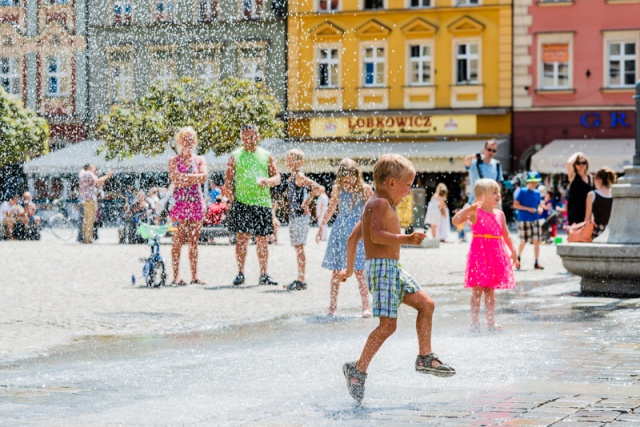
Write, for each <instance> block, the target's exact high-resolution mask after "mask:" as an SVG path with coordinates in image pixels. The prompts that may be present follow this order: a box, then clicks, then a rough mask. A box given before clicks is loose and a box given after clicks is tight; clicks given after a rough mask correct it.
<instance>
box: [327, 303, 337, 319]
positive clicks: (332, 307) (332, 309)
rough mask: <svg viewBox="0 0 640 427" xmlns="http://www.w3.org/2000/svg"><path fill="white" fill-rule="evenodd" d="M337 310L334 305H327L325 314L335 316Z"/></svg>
mask: <svg viewBox="0 0 640 427" xmlns="http://www.w3.org/2000/svg"><path fill="white" fill-rule="evenodd" d="M337 311H338V309H337V308H336V306H333V305H332V306H329V313H328V314H327V316H329V317H335V315H336V312H337Z"/></svg>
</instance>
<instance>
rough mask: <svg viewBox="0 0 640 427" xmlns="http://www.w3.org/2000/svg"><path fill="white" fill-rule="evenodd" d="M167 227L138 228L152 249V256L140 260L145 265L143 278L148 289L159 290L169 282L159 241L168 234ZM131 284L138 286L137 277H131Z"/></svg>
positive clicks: (141, 225)
mask: <svg viewBox="0 0 640 427" xmlns="http://www.w3.org/2000/svg"><path fill="white" fill-rule="evenodd" d="M167 228H168V226H166V225H150V224H144V223H143V224H140V226H139V227H138V234H139V235H140V236H142V238H143V239H147V245H149V247H151V256H150V257H149V258H140V261H142V262H143V263H144V265H143V266H142V277H144V279H145V282H146V283H147V286H148V287H154V288H159V287H160V286H164V284H165V282H166V280H167V273H166V272H165V268H164V260H163V259H162V257H161V256H160V245H159V244H158V239H159V238H160V237H162V236H164V235H165V234H167ZM131 284H132V285H135V284H136V276H135V275H133V276H131Z"/></svg>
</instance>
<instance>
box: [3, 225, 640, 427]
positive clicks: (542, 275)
mask: <svg viewBox="0 0 640 427" xmlns="http://www.w3.org/2000/svg"><path fill="white" fill-rule="evenodd" d="M111 232H112V231H110V230H107V232H106V233H104V234H105V235H104V236H103V239H102V241H101V242H100V244H97V245H94V246H84V245H76V244H71V243H66V242H65V243H63V242H59V241H56V240H54V239H53V238H51V239H46V238H45V240H44V241H43V242H40V243H24V244H23V243H22V242H0V243H1V244H0V251H2V257H0V271H2V272H3V278H4V279H5V280H4V286H2V287H1V288H0V300H1V301H3V303H4V304H3V306H4V308H3V314H2V315H1V316H0V337H1V338H0V339H2V346H1V351H2V354H1V357H2V361H3V363H2V364H0V424H2V425H82V426H84V425H185V424H189V425H256V426H258V425H259V426H262V425H285V426H289V425H292V426H293V425H311V426H315V425H327V426H329V425H367V426H368V425H408V424H427V425H438V426H463V427H464V426H482V425H486V426H498V425H500V426H554V427H556V426H573V427H589V426H626V427H630V426H640V357H639V356H638V355H639V354H640V353H639V350H640V327H638V325H639V324H640V299H636V300H629V299H627V300H623V299H614V298H594V297H588V298H587V297H580V296H579V285H578V281H577V279H576V278H573V277H570V276H567V275H566V273H565V272H564V270H563V268H562V266H561V263H560V261H559V259H558V258H557V257H556V256H555V250H554V248H553V247H543V248H542V256H541V262H542V263H544V265H545V266H546V267H547V268H546V270H544V271H534V270H533V269H527V268H526V265H528V264H533V262H532V261H533V260H531V262H530V263H529V262H528V261H527V256H528V257H531V252H532V251H531V249H530V248H527V250H528V251H527V252H525V256H524V257H523V258H524V259H523V261H524V264H525V267H524V268H523V270H522V271H520V272H516V278H517V280H518V288H517V289H516V290H515V291H510V292H501V293H499V294H498V296H497V299H498V301H497V309H498V310H497V317H498V321H499V322H500V323H501V324H502V325H503V326H504V327H505V332H503V333H501V334H489V333H486V332H484V333H481V334H479V335H472V334H470V333H469V332H468V323H469V308H468V296H469V295H468V292H466V291H464V290H462V288H461V283H462V274H463V271H464V257H465V255H466V245H464V244H447V245H442V246H441V248H440V249H404V250H403V253H402V257H403V265H404V266H405V268H406V269H407V270H409V271H410V272H411V273H412V274H414V276H415V277H416V278H417V279H418V280H419V282H420V283H421V284H422V285H426V286H425V288H426V290H427V291H428V292H429V293H430V294H431V295H432V297H433V298H434V300H435V301H436V305H437V308H436V316H435V323H434V338H433V339H434V350H435V351H436V352H437V353H438V354H439V355H440V356H441V357H442V359H443V361H445V362H446V363H450V364H451V365H452V366H454V367H455V368H456V370H457V372H458V373H457V375H456V376H454V377H452V378H449V379H442V378H434V377H431V376H425V375H421V374H417V373H415V371H413V361H414V358H415V352H416V348H415V347H416V340H415V332H414V330H413V326H412V322H413V321H414V319H415V314H414V313H413V312H412V311H411V310H410V309H408V308H402V310H401V313H400V322H399V326H398V331H397V332H396V334H395V335H394V336H393V337H392V338H391V339H390V340H389V342H388V343H386V344H385V346H384V347H383V348H382V350H381V352H380V353H379V355H378V356H377V357H376V359H375V360H374V362H373V363H372V365H371V367H370V370H369V374H370V375H369V379H368V381H367V393H366V397H365V400H364V402H363V404H362V406H355V405H354V404H353V401H352V400H351V398H350V397H349V396H348V394H347V391H346V387H345V384H344V378H343V377H342V375H341V372H340V367H341V365H342V363H344V362H345V361H347V360H354V359H356V358H357V356H358V353H359V351H360V349H361V347H362V345H363V343H364V340H365V339H366V336H367V334H368V333H369V332H370V331H371V329H372V328H373V327H374V326H375V324H376V321H375V320H374V319H360V318H359V317H358V316H357V313H358V311H359V301H358V300H359V298H358V295H357V290H356V289H355V288H356V287H355V283H351V284H347V285H345V289H343V290H342V291H341V294H340V304H339V306H340V310H341V311H340V313H341V315H340V316H339V317H338V318H337V319H335V320H334V321H329V320H327V318H326V317H324V316H323V314H324V311H325V309H326V308H325V307H326V305H327V301H326V300H327V297H328V274H327V272H325V271H323V270H321V269H320V268H319V267H318V265H317V264H319V263H320V260H321V256H322V253H323V249H324V247H323V246H316V245H315V244H310V245H309V246H308V252H309V253H308V255H309V256H308V259H309V264H310V266H309V280H308V281H309V283H310V288H309V289H308V290H307V291H303V292H285V291H282V290H281V289H275V288H270V289H267V288H261V287H257V286H254V285H252V284H251V282H249V283H248V284H247V285H245V286H244V287H243V288H241V289H235V288H233V287H231V286H230V285H229V282H230V281H231V280H232V279H233V276H234V275H235V268H234V265H233V248H232V247H230V246H222V245H221V246H205V247H203V248H202V250H201V259H202V272H203V274H202V278H203V279H205V280H207V281H208V282H209V284H208V285H207V286H204V287H196V286H188V287H186V288H179V289H177V288H164V289H160V290H154V289H146V288H140V287H132V286H131V285H130V284H128V283H127V279H128V276H129V275H130V274H131V273H132V272H134V271H135V270H137V269H139V264H137V263H136V261H135V259H136V258H137V257H139V256H143V255H145V254H146V251H147V249H146V248H145V247H144V246H118V245H115V244H114V241H115V236H114V235H112V234H110V233H111ZM283 237H284V235H283ZM283 240H285V242H283V243H281V244H280V245H277V246H275V247H274V246H272V247H271V248H272V255H271V265H272V269H271V271H272V273H273V275H274V276H276V277H277V278H278V279H280V280H282V281H283V282H284V281H285V280H292V279H293V276H292V272H293V271H294V270H295V267H294V262H295V261H294V257H293V249H292V248H290V247H289V246H288V244H287V243H286V239H285V238H283ZM168 249H169V248H168V247H167V246H163V247H162V253H163V254H164V255H165V256H168V253H169V251H168ZM250 250H251V251H253V248H251V249H250ZM35 259H38V260H39V262H38V263H34V262H33V260H35ZM249 261H250V263H249V265H248V269H247V273H248V274H247V276H248V278H250V280H253V276H256V277H255V278H257V272H256V269H257V266H256V265H255V264H256V263H255V255H253V254H252V255H250V257H249ZM185 267H186V265H185ZM187 279H188V277H187ZM214 279H215V280H214ZM69 344H70V345H69Z"/></svg>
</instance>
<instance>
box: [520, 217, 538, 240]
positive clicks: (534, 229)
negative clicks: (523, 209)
mask: <svg viewBox="0 0 640 427" xmlns="http://www.w3.org/2000/svg"><path fill="white" fill-rule="evenodd" d="M518 237H519V238H520V242H521V243H522V242H525V243H527V242H528V243H533V241H534V240H537V241H540V220H535V221H518Z"/></svg>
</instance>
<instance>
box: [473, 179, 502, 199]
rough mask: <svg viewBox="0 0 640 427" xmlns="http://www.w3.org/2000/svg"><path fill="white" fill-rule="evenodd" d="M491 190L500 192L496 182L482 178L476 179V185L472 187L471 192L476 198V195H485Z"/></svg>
mask: <svg viewBox="0 0 640 427" xmlns="http://www.w3.org/2000/svg"><path fill="white" fill-rule="evenodd" d="M493 190H498V192H500V186H499V185H498V183H497V182H495V181H494V180H492V179H489V178H482V179H479V180H477V181H476V185H475V186H474V187H473V194H475V195H476V199H478V197H480V196H485V195H487V194H489V193H490V192H491V191H493Z"/></svg>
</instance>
